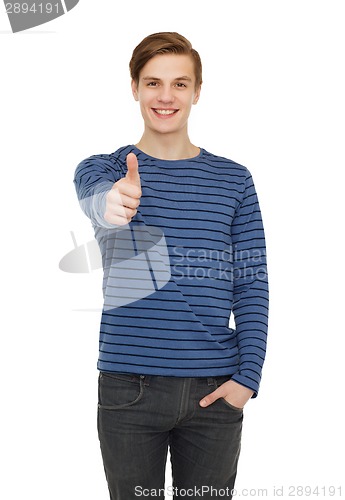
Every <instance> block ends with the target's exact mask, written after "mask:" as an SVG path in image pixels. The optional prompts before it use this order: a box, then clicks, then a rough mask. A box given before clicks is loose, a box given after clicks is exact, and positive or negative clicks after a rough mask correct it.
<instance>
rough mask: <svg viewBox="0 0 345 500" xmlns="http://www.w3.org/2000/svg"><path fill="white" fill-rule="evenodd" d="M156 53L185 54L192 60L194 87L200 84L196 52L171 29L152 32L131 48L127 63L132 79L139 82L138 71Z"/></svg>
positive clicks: (182, 37)
mask: <svg viewBox="0 0 345 500" xmlns="http://www.w3.org/2000/svg"><path fill="white" fill-rule="evenodd" d="M158 54H187V55H190V56H191V57H192V59H193V62H194V72H195V89H197V88H198V87H199V86H200V85H201V84H202V65H201V59H200V56H199V54H198V52H197V51H196V50H195V49H193V48H192V44H191V43H190V41H189V40H187V38H185V37H184V36H182V35H180V34H179V33H175V32H172V31H165V32H161V33H153V34H152V35H149V36H147V37H146V38H144V39H143V40H142V41H141V42H140V43H139V45H137V47H135V49H134V50H133V54H132V58H131V60H130V63H129V70H130V74H131V77H132V79H133V80H134V81H135V83H136V84H137V85H138V84H139V75H140V71H141V70H142V69H143V67H144V66H145V64H146V63H147V62H148V61H149V60H150V59H152V57H154V56H156V55H158Z"/></svg>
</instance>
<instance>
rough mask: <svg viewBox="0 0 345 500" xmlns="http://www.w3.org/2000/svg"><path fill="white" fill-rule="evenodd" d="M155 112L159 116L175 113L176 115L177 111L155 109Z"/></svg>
mask: <svg viewBox="0 0 345 500" xmlns="http://www.w3.org/2000/svg"><path fill="white" fill-rule="evenodd" d="M155 111H156V113H158V114H159V115H172V114H173V113H175V111H174V110H171V109H155Z"/></svg>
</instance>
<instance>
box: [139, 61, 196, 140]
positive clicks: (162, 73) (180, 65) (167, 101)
mask: <svg viewBox="0 0 345 500" xmlns="http://www.w3.org/2000/svg"><path fill="white" fill-rule="evenodd" d="M132 92H133V96H134V98H135V100H136V101H139V103H140V110H141V114H142V117H143V119H144V122H145V130H146V131H148V130H150V131H152V132H156V133H162V134H166V133H174V132H176V133H180V132H184V131H185V132H187V122H188V117H189V114H190V111H191V107H192V105H193V104H196V103H197V102H198V99H199V95H200V87H199V88H198V89H197V90H196V89H195V74H194V63H193V60H192V58H191V57H190V56H189V55H185V54H159V55H156V56H154V57H153V58H152V59H150V60H149V61H148V62H147V63H146V64H145V66H144V67H143V69H142V70H141V72H140V75H139V83H138V85H136V83H135V82H134V80H132Z"/></svg>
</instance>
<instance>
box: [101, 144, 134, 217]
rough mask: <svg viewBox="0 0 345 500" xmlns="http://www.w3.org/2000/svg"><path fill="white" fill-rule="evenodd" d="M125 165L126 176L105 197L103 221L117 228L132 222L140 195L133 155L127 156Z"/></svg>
mask: <svg viewBox="0 0 345 500" xmlns="http://www.w3.org/2000/svg"><path fill="white" fill-rule="evenodd" d="M126 163H127V173H126V176H125V177H123V178H122V179H120V180H118V181H117V182H115V183H114V185H113V187H112V189H111V190H110V191H109V192H108V193H107V195H106V208H105V213H104V219H105V220H106V221H107V222H109V223H110V224H116V225H119V226H124V225H126V224H128V223H129V222H130V221H131V220H132V218H133V217H134V215H135V214H136V213H137V208H138V206H139V205H140V198H141V195H142V192H141V183H140V175H139V168H138V167H139V165H138V160H137V157H136V156H135V154H134V153H129V154H128V155H127V157H126Z"/></svg>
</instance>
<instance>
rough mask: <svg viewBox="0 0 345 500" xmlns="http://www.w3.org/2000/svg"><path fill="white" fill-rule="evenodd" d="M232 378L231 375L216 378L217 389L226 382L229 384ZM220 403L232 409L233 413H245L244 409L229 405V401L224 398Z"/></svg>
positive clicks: (220, 399)
mask: <svg viewBox="0 0 345 500" xmlns="http://www.w3.org/2000/svg"><path fill="white" fill-rule="evenodd" d="M230 378H231V375H225V376H220V377H214V385H215V386H216V388H218V387H219V386H220V385H222V384H224V382H227V381H228V380H230ZM219 401H220V402H221V403H224V404H225V405H226V406H227V407H228V408H230V409H231V410H233V411H237V412H240V413H242V412H243V408H240V407H238V406H234V405H232V404H231V403H229V401H227V400H226V399H225V398H224V397H222V398H219Z"/></svg>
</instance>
